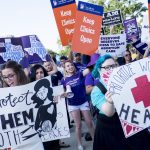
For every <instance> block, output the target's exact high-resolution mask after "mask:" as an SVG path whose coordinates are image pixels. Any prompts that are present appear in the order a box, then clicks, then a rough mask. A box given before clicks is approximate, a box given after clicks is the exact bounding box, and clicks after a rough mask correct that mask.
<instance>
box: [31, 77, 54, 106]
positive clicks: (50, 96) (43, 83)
mask: <svg viewBox="0 0 150 150" xmlns="http://www.w3.org/2000/svg"><path fill="white" fill-rule="evenodd" d="M42 86H44V87H45V88H47V89H48V94H47V97H48V99H49V100H51V101H53V89H52V88H51V87H50V82H49V80H48V79H41V80H39V81H38V82H37V83H36V84H35V86H34V90H35V94H34V95H33V96H32V97H31V99H32V100H33V103H36V106H35V108H39V107H40V106H41V105H43V103H44V101H42V100H41V99H40V98H39V97H37V96H36V94H37V92H38V91H39V89H40V88H41V87H42Z"/></svg>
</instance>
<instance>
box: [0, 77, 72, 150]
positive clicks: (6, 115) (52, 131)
mask: <svg viewBox="0 0 150 150" xmlns="http://www.w3.org/2000/svg"><path fill="white" fill-rule="evenodd" d="M63 91H64V90H63V86H57V87H51V80H50V77H49V76H48V77H46V78H43V79H41V80H38V81H35V82H32V83H29V84H26V85H22V86H16V87H9V88H1V89H0V93H1V98H0V114H1V115H0V149H4V148H8V147H12V148H13V147H16V146H19V145H22V144H26V145H30V144H32V143H34V142H32V141H33V140H35V136H37V135H38V134H39V136H40V137H41V140H42V141H43V142H44V141H51V140H56V139H61V138H66V137H69V136H70V133H69V127H68V120H67V113H66V105H65V99H64V98H62V99H60V95H61V94H62V93H63ZM55 98H58V103H55V102H54V99H55Z"/></svg>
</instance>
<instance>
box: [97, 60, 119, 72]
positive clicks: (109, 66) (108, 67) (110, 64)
mask: <svg viewBox="0 0 150 150" xmlns="http://www.w3.org/2000/svg"><path fill="white" fill-rule="evenodd" d="M116 67H117V64H116V62H115V61H114V60H113V59H112V58H110V59H107V60H105V61H104V63H103V64H102V66H101V70H100V72H101V73H105V72H108V71H112V70H113V69H114V68H116Z"/></svg>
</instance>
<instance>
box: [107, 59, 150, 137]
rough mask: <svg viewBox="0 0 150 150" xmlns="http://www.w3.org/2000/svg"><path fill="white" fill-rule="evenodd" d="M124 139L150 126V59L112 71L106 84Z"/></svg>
mask: <svg viewBox="0 0 150 150" xmlns="http://www.w3.org/2000/svg"><path fill="white" fill-rule="evenodd" d="M108 90H109V91H111V92H113V93H114V95H113V96H112V98H113V101H114V105H115V108H116V110H117V113H118V116H119V118H120V121H121V125H122V128H123V131H124V134H125V137H130V136H132V135H133V136H134V134H136V133H138V132H140V131H142V130H143V129H145V128H148V127H149V126H150V101H149V97H150V94H149V90H150V59H149V58H144V59H141V60H139V61H136V62H133V63H130V64H127V65H124V66H121V67H118V68H116V69H114V71H113V73H112V74H111V76H110V79H109V83H108Z"/></svg>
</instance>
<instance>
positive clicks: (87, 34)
mask: <svg viewBox="0 0 150 150" xmlns="http://www.w3.org/2000/svg"><path fill="white" fill-rule="evenodd" d="M102 15H103V7H102V6H98V5H94V4H90V3H85V2H81V1H79V3H78V11H77V15H76V23H75V32H74V35H73V39H72V50H73V51H75V52H79V53H83V54H87V55H91V54H93V53H94V52H95V51H96V50H97V49H98V43H99V35H100V31H101V23H102Z"/></svg>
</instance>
